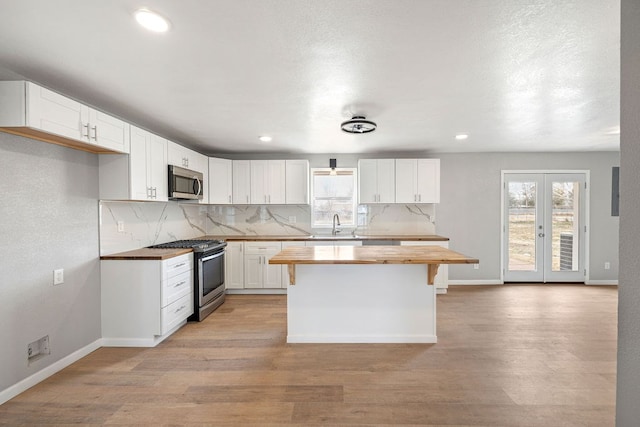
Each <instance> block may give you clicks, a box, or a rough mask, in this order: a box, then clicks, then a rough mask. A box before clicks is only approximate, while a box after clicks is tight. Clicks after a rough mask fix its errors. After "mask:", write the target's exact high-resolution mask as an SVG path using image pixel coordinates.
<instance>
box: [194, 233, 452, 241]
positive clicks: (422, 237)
mask: <svg viewBox="0 0 640 427" xmlns="http://www.w3.org/2000/svg"><path fill="white" fill-rule="evenodd" d="M315 236H316V237H311V236H310V235H304V234H303V235H297V236H296V235H283V236H246V235H243V236H205V238H211V239H220V240H225V241H227V242H254V241H264V242H268V241H282V242H287V241H308V242H312V241H315V240H319V241H322V240H346V241H350V240H404V241H432V242H433V241H435V242H446V241H448V240H449V238H448V237H443V236H438V235H437V234H385V235H373V234H371V235H360V234H356V235H355V236H354V237H350V234H345V235H340V234H338V235H337V236H332V235H330V234H329V235H326V236H325V235H320V236H318V235H315ZM345 236H347V237H345Z"/></svg>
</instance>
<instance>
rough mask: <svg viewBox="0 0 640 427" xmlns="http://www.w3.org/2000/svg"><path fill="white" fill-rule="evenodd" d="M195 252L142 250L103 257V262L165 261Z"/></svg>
mask: <svg viewBox="0 0 640 427" xmlns="http://www.w3.org/2000/svg"><path fill="white" fill-rule="evenodd" d="M189 252H193V250H192V249H190V248H189V249H183V248H171V249H149V248H141V249H136V250H133V251H127V252H119V253H117V254H112V255H103V256H101V257H100V259H102V260H106V259H111V260H165V259H169V258H173V257H177V256H180V255H184V254H188V253H189Z"/></svg>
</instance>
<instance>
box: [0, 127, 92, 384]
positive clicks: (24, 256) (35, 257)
mask: <svg viewBox="0 0 640 427" xmlns="http://www.w3.org/2000/svg"><path fill="white" fill-rule="evenodd" d="M0 194H1V195H2V200H1V201H0V236H2V246H0V277H1V281H0V343H2V344H0V360H1V361H2V367H1V368H0V391H1V390H4V389H6V388H7V387H9V386H11V385H14V384H16V383H17V382H19V381H21V380H23V379H25V378H26V377H28V376H30V375H32V374H34V373H36V372H38V371H39V370H41V369H43V368H45V367H47V366H49V365H51V364H52V363H54V362H56V361H58V360H60V359H61V358H63V357H65V356H68V355H69V354H71V353H73V352H74V351H76V350H78V349H80V348H82V347H84V346H86V345H88V344H90V343H92V342H94V341H95V340H97V339H99V338H100V270H99V268H100V264H99V259H98V202H97V198H98V158H97V155H95V154H90V153H85V152H83V151H78V150H72V149H69V148H63V147H60V146H57V145H52V144H46V143H43V142H39V141H34V140H30V139H26V138H22V137H18V136H13V135H9V134H6V133H1V132H0ZM57 268H64V279H65V283H64V284H62V285H58V286H53V270H54V269H57ZM44 335H49V339H50V347H51V354H50V355H49V356H46V357H44V358H43V359H41V360H39V361H36V362H34V363H32V364H31V365H28V364H27V344H28V343H29V342H31V341H34V340H36V339H39V338H41V337H42V336H44Z"/></svg>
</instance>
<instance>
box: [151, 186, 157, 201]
mask: <svg viewBox="0 0 640 427" xmlns="http://www.w3.org/2000/svg"><path fill="white" fill-rule="evenodd" d="M156 190H158V189H157V188H156V187H153V189H152V191H153V198H154V199H156V198H157V197H158V193H157V192H156Z"/></svg>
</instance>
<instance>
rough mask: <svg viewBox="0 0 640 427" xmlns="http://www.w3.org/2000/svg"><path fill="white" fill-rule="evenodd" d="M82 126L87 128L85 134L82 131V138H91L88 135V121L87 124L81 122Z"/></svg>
mask: <svg viewBox="0 0 640 427" xmlns="http://www.w3.org/2000/svg"><path fill="white" fill-rule="evenodd" d="M82 128H83V129H86V130H87V133H86V134H85V133H84V132H83V133H82V137H83V138H87V139H91V138H90V137H89V123H87V124H84V123H83V124H82Z"/></svg>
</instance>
